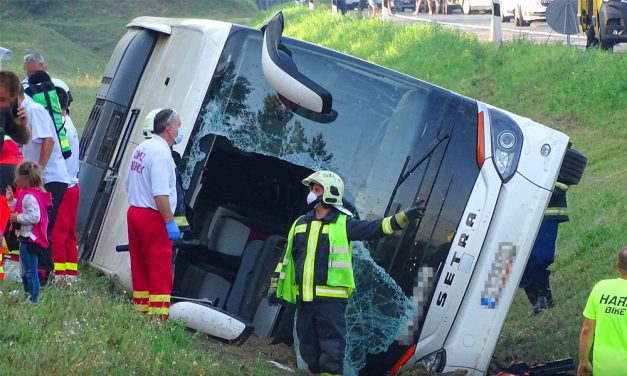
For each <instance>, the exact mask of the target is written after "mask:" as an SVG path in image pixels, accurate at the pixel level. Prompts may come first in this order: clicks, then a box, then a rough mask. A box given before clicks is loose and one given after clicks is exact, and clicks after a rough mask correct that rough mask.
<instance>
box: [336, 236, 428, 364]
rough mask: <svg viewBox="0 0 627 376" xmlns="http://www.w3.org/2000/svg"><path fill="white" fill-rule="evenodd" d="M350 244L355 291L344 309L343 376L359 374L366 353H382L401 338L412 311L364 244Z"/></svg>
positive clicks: (406, 300)
mask: <svg viewBox="0 0 627 376" xmlns="http://www.w3.org/2000/svg"><path fill="white" fill-rule="evenodd" d="M352 245H353V268H354V275H355V292H354V293H353V294H352V295H351V296H350V297H349V298H348V307H347V308H346V328H347V336H346V357H345V359H344V374H345V375H349V376H350V375H357V374H359V371H360V370H361V369H362V368H363V367H364V366H365V365H366V355H367V354H378V353H382V352H385V351H386V350H387V349H388V347H390V345H391V344H392V342H394V340H396V339H397V338H399V337H404V334H405V333H406V328H407V322H408V321H409V319H410V317H412V316H414V312H415V311H414V307H413V306H412V304H411V301H410V300H409V298H407V296H406V295H405V293H404V292H403V290H401V288H400V287H399V286H398V285H397V284H396V282H395V281H394V280H393V279H392V277H390V276H389V275H388V273H387V272H386V271H385V270H384V269H383V268H382V267H380V266H379V265H377V264H376V263H375V262H374V260H373V259H372V257H370V252H369V251H368V249H367V248H366V247H364V245H363V243H359V242H353V243H352ZM416 308H417V307H416Z"/></svg>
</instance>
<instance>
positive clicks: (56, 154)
mask: <svg viewBox="0 0 627 376" xmlns="http://www.w3.org/2000/svg"><path fill="white" fill-rule="evenodd" d="M19 97H20V101H21V104H22V106H23V107H24V109H25V110H26V112H27V114H28V118H29V126H30V130H31V139H30V140H29V142H28V143H27V144H26V145H24V146H22V148H21V151H22V154H23V156H24V160H25V161H31V162H35V163H37V164H38V165H39V166H40V168H41V169H42V170H43V181H44V187H45V189H46V191H48V192H50V194H51V195H52V209H51V210H50V213H49V218H48V219H49V220H48V235H49V234H50V232H51V231H52V229H53V228H54V224H55V221H56V217H57V212H58V209H59V206H60V205H61V201H62V200H63V196H64V195H65V191H66V190H67V187H68V184H69V182H70V178H69V175H68V172H67V167H66V165H65V159H64V158H63V154H62V152H61V145H60V143H59V137H57V129H56V126H55V123H54V122H53V121H52V118H51V117H50V114H49V112H48V111H47V110H46V109H45V108H44V107H43V106H42V105H41V104H39V103H36V102H35V101H34V100H33V99H32V98H31V97H29V96H27V95H25V94H24V90H22V91H21V93H20V96H19ZM39 269H40V275H41V282H42V284H45V283H46V282H47V281H48V279H49V278H50V276H51V275H52V273H53V270H54V264H53V262H52V249H51V247H48V248H47V249H45V250H44V252H43V254H42V255H41V256H40V259H39Z"/></svg>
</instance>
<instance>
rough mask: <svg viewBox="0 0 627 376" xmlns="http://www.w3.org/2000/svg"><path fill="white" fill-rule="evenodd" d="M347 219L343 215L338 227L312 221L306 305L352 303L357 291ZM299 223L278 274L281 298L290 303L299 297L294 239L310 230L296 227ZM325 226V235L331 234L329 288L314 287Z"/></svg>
mask: <svg viewBox="0 0 627 376" xmlns="http://www.w3.org/2000/svg"><path fill="white" fill-rule="evenodd" d="M301 218H302V217H301ZM346 218H347V216H346V214H339V216H338V218H337V220H336V222H335V223H329V224H323V223H322V221H311V223H309V226H310V231H309V236H308V239H307V255H306V258H305V265H304V270H303V281H302V283H303V286H302V291H303V296H302V299H301V300H302V301H303V302H311V301H313V300H314V296H322V297H333V298H343V299H348V296H349V295H350V294H351V293H352V292H353V289H354V288H355V280H354V278H353V263H352V256H353V248H352V247H351V245H350V243H349V241H348V236H347V234H346ZM299 220H300V218H299V219H298V220H296V221H295V222H294V224H293V225H292V228H291V229H290V232H289V235H288V238H287V249H286V251H285V256H284V257H283V260H282V261H281V262H279V264H278V265H277V268H276V270H275V271H276V272H277V273H279V281H278V286H277V296H278V297H279V298H282V299H284V300H286V301H288V302H290V303H295V302H296V298H297V296H298V294H299V285H298V284H297V281H296V273H295V270H294V258H293V256H292V244H293V241H294V235H296V234H298V233H306V232H307V226H308V224H307V223H304V224H301V225H296V224H297V223H298V221H299ZM321 226H322V233H323V234H325V233H328V234H329V263H328V266H327V267H328V270H327V284H326V285H314V275H315V270H314V265H315V258H316V248H317V245H318V234H320V227H321Z"/></svg>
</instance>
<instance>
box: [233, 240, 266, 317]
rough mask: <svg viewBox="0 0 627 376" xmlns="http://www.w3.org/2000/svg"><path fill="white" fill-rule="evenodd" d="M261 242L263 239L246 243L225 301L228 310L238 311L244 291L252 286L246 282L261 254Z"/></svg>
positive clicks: (262, 242)
mask: <svg viewBox="0 0 627 376" xmlns="http://www.w3.org/2000/svg"><path fill="white" fill-rule="evenodd" d="M263 244H264V241H263V240H253V241H251V242H250V243H248V244H246V248H244V254H243V255H242V262H241V263H240V266H239V270H238V272H237V277H236V278H235V282H233V288H232V289H231V293H230V294H229V298H228V300H227V302H226V308H227V310H228V311H229V312H234V313H239V311H240V307H241V303H242V301H243V300H244V295H245V294H246V291H247V290H249V289H252V288H254V286H252V285H249V284H248V282H249V281H250V278H249V276H250V275H251V274H252V273H253V272H254V270H255V266H256V265H257V260H258V259H259V258H260V256H262V254H261V251H262V248H263Z"/></svg>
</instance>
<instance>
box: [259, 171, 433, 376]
mask: <svg viewBox="0 0 627 376" xmlns="http://www.w3.org/2000/svg"><path fill="white" fill-rule="evenodd" d="M302 183H303V184H304V185H306V186H308V187H309V188H310V192H309V195H308V196H307V204H308V205H309V207H310V208H312V209H311V210H310V211H309V212H307V213H306V214H305V215H303V216H301V217H300V218H298V219H297V220H296V221H295V222H294V224H293V225H292V228H291V229H290V232H289V235H288V243H287V248H286V251H285V255H284V258H283V260H281V261H280V262H279V264H278V265H277V268H276V270H275V271H276V273H278V276H275V277H274V278H273V279H272V282H271V285H270V289H269V291H268V299H269V301H270V302H271V303H277V302H278V301H279V300H284V301H287V302H289V303H295V304H296V312H297V319H296V334H297V336H298V341H299V348H300V355H301V356H302V357H303V359H304V360H305V362H306V363H307V365H308V368H309V370H310V371H311V372H312V373H314V374H318V373H321V374H329V375H330V374H338V375H339V374H342V372H343V363H344V352H345V347H346V338H345V337H346V319H345V311H346V305H347V301H348V296H349V295H350V294H351V292H352V291H353V289H354V288H355V283H354V279H353V269H352V247H351V245H350V242H351V241H356V240H375V239H378V238H381V237H383V236H386V235H391V234H393V233H394V232H396V231H399V230H401V229H403V228H404V227H405V226H407V224H408V223H409V222H410V221H412V220H415V219H420V218H422V216H423V215H424V211H425V207H424V206H422V201H420V202H418V203H416V204H414V205H413V206H412V207H410V208H409V209H406V210H404V211H401V212H399V213H397V214H395V215H393V216H390V217H386V218H384V219H380V220H374V221H361V220H357V219H354V218H352V214H351V213H350V211H349V210H348V209H346V208H345V207H344V206H343V203H342V197H343V195H344V183H343V182H342V179H341V178H340V177H339V176H338V175H337V174H336V173H334V172H331V171H318V172H315V173H313V174H311V175H310V176H308V177H307V178H306V179H304V180H303V181H302Z"/></svg>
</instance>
